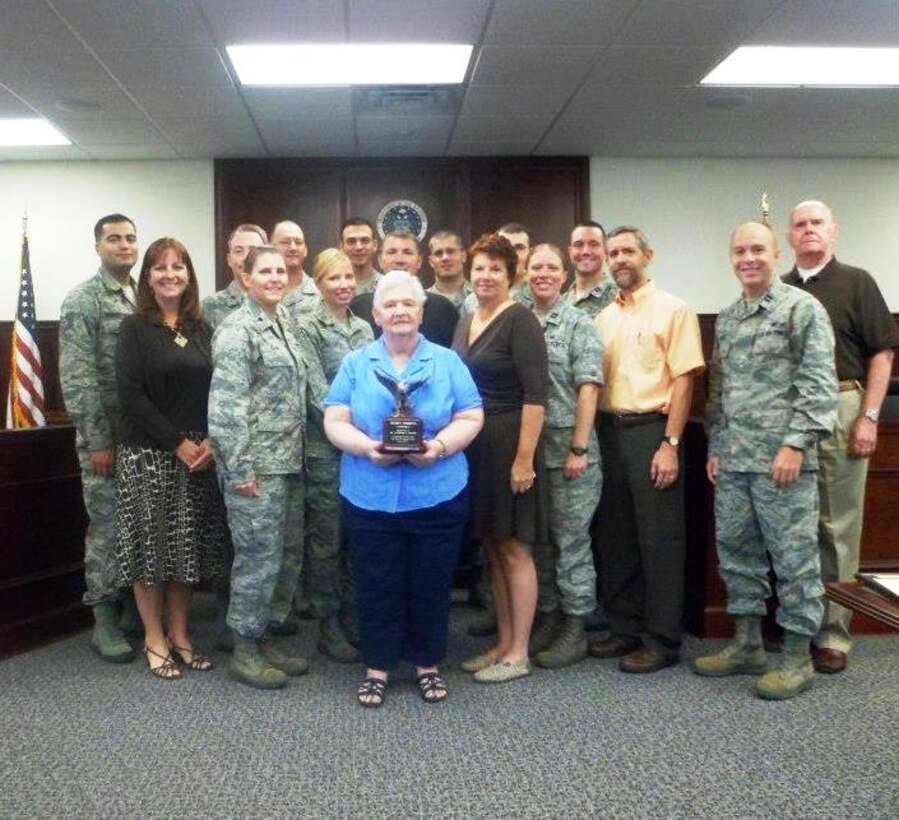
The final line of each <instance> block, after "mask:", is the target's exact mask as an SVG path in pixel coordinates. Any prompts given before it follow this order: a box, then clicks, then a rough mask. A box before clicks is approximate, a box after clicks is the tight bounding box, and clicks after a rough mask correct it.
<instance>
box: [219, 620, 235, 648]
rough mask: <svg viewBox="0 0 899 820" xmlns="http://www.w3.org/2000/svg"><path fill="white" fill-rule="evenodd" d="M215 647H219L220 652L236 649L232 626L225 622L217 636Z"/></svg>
mask: <svg viewBox="0 0 899 820" xmlns="http://www.w3.org/2000/svg"><path fill="white" fill-rule="evenodd" d="M215 648H216V649H218V651H219V652H233V651H234V633H233V632H232V631H231V627H230V626H228V624H225V625H224V626H223V627H222V628H221V630H220V631H219V633H218V635H216V636H215Z"/></svg>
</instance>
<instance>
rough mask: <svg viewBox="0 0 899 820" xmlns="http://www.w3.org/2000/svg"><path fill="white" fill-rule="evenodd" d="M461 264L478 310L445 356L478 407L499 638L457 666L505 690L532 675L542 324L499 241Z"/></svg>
mask: <svg viewBox="0 0 899 820" xmlns="http://www.w3.org/2000/svg"><path fill="white" fill-rule="evenodd" d="M468 257H469V259H471V285H472V288H473V289H474V292H475V296H476V297H477V300H478V305H477V308H476V310H475V312H474V313H473V314H469V315H468V316H465V317H463V318H462V319H460V320H459V324H458V326H457V327H456V335H455V338H454V339H453V350H455V351H456V352H457V353H458V354H459V355H460V356H461V357H462V360H463V361H464V362H465V363H466V364H467V365H468V369H469V370H470V371H471V375H472V377H473V378H474V381H475V384H476V385H477V386H478V391H479V392H480V394H481V398H482V399H483V401H484V427H483V429H482V431H481V433H480V435H479V436H478V437H477V438H476V439H475V440H474V442H472V444H471V445H470V446H469V448H468V459H469V463H470V469H471V500H472V515H471V536H472V538H474V539H476V540H480V541H482V543H483V545H484V551H485V553H486V555H487V560H488V564H489V567H490V581H491V586H492V588H493V597H494V600H495V602H496V620H497V631H498V638H497V643H496V645H495V646H494V647H493V648H492V649H490V650H488V651H487V652H485V653H483V654H481V655H478V656H476V657H474V658H471V659H469V660H467V661H465V662H464V663H463V664H462V669H463V670H465V671H466V672H473V673H474V677H475V680H476V681H478V682H480V683H503V682H505V681H510V680H514V679H515V678H520V677H523V676H525V675H528V674H530V671H531V669H530V664H529V662H528V639H529V638H530V634H531V626H532V624H533V620H534V611H535V609H536V606H537V574H536V570H535V567H534V559H533V557H532V555H531V548H532V547H533V545H534V544H537V543H541V542H542V541H545V540H546V537H547V514H546V509H547V490H548V488H547V485H546V477H545V467H544V462H543V448H542V446H541V440H540V433H541V431H542V429H543V418H544V415H545V412H546V401H547V395H548V391H549V365H548V361H547V353H546V341H545V340H544V337H543V329H542V328H541V327H540V322H539V321H537V318H536V317H535V316H534V314H533V313H531V311H530V310H528V309H527V308H526V307H524V306H523V305H520V304H518V303H516V302H513V301H512V299H511V297H510V295H509V289H510V287H511V284H512V280H513V279H514V277H515V271H516V268H517V264H518V256H517V254H516V252H515V248H513V247H512V244H511V243H510V242H509V240H508V239H506V238H505V237H504V236H501V235H499V234H485V235H484V236H482V237H481V238H480V239H479V240H478V241H477V242H476V243H475V244H474V245H472V247H471V249H470V250H469V252H468Z"/></svg>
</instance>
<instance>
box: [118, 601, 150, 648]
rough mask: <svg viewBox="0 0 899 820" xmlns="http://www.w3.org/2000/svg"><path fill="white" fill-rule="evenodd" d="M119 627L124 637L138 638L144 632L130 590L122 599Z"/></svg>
mask: <svg viewBox="0 0 899 820" xmlns="http://www.w3.org/2000/svg"><path fill="white" fill-rule="evenodd" d="M119 629H121V630H122V634H123V635H124V636H125V637H126V638H140V637H141V636H142V635H143V634H144V624H143V622H142V621H141V619H140V612H138V611H137V604H136V603H135V602H134V596H133V595H132V594H131V593H130V592H129V593H127V594H126V595H125V597H124V598H123V599H122V608H121V614H120V615H119Z"/></svg>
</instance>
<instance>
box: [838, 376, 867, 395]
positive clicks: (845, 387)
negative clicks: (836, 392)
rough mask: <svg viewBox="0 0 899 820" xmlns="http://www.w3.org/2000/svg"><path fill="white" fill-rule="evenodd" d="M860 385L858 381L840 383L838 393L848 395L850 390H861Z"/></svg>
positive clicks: (851, 380)
mask: <svg viewBox="0 0 899 820" xmlns="http://www.w3.org/2000/svg"><path fill="white" fill-rule="evenodd" d="M862 389H864V388H862V383H861V382H860V381H859V380H858V379H848V380H847V381H844V382H840V392H841V393H848V392H849V391H850V390H862Z"/></svg>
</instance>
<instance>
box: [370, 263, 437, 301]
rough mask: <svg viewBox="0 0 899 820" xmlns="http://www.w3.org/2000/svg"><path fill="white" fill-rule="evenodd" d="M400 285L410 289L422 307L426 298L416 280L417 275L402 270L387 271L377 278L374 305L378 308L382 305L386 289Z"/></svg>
mask: <svg viewBox="0 0 899 820" xmlns="http://www.w3.org/2000/svg"><path fill="white" fill-rule="evenodd" d="M401 287H404V288H408V289H409V290H411V291H412V297H413V298H414V299H415V303H416V304H417V305H418V306H419V307H424V304H425V299H426V298H427V297H426V296H425V289H424V288H423V287H422V286H421V282H419V281H418V277H417V276H413V275H412V274H411V273H409V272H408V271H404V270H392V271H388V272H387V273H385V274H384V275H383V276H382V277H381V278H380V279H379V280H378V285H377V287H376V288H375V295H374V300H373V304H374V307H375V308H377V309H378V310H380V309H381V308H382V307H383V306H384V299H385V294H386V293H387V291H388V290H393V289H394V288H401Z"/></svg>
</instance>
